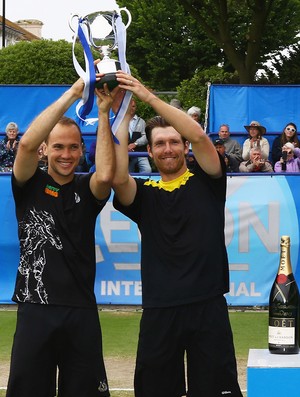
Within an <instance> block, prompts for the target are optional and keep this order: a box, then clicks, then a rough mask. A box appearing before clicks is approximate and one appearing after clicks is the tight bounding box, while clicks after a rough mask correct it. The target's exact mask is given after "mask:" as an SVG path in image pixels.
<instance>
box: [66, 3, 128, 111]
mask: <svg viewBox="0 0 300 397" xmlns="http://www.w3.org/2000/svg"><path fill="white" fill-rule="evenodd" d="M122 12H124V13H126V15H127V24H126V25H125V24H124V23H123V22H122V17H121V13H122ZM75 20H76V21H77V25H76V27H75V26H74V25H75V22H74V21H75ZM130 24H131V14H130V12H129V11H128V10H127V8H126V7H124V8H119V9H118V11H115V10H114V11H96V12H92V13H90V14H87V15H86V16H84V17H80V16H79V15H78V14H74V15H72V16H71V19H70V21H69V26H70V28H71V29H72V31H73V32H74V33H75V35H74V40H73V63H74V67H75V69H76V72H77V74H78V75H79V76H80V77H82V78H83V80H84V82H85V90H86V91H87V93H88V92H89V94H87V95H86V96H88V97H90V98H91V97H92V95H93V92H94V87H95V84H96V76H95V73H104V74H105V76H104V77H102V78H101V82H99V83H97V87H102V86H103V84H104V83H107V85H108V88H109V90H112V89H113V88H114V87H115V86H116V85H117V84H118V82H117V80H116V71H117V70H120V69H122V70H125V71H127V72H128V71H129V67H128V65H127V63H126V55H125V53H126V30H127V28H128V27H129V25H130ZM77 38H79V40H80V42H81V45H82V47H83V51H84V57H85V62H86V71H84V70H83V69H82V67H81V66H80V64H79V62H78V61H77V59H76V56H75V52H74V47H75V43H76V41H77ZM91 48H94V49H95V50H96V51H97V52H99V58H100V59H101V61H100V62H99V63H98V64H97V65H96V66H94V59H93V55H92V52H91ZM116 50H118V52H117V58H118V59H113V58H111V53H112V52H113V51H116ZM95 69H96V70H95ZM84 102H85V104H86V105H85V107H87V103H88V99H86V100H85V99H84ZM90 109H91V106H89V109H85V110H84V111H83V117H85V116H86V115H87V114H88V113H89V111H90ZM80 118H81V117H80Z"/></svg>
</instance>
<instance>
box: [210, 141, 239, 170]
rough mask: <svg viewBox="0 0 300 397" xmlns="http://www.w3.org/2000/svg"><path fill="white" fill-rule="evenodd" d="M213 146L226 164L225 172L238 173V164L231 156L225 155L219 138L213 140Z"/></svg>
mask: <svg viewBox="0 0 300 397" xmlns="http://www.w3.org/2000/svg"><path fill="white" fill-rule="evenodd" d="M213 144H214V145H215V148H216V150H217V151H218V152H219V153H220V155H221V156H222V157H223V158H224V161H225V164H226V172H227V173H229V172H239V163H238V161H237V160H236V159H235V158H234V156H232V155H231V154H228V153H226V149H225V145H224V141H223V139H221V138H217V139H215V140H214V142H213Z"/></svg>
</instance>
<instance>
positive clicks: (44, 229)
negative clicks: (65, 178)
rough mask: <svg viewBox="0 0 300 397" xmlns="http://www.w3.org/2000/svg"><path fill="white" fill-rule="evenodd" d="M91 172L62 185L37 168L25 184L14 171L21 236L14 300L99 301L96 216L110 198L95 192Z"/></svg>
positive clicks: (91, 303) (88, 303)
mask: <svg viewBox="0 0 300 397" xmlns="http://www.w3.org/2000/svg"><path fill="white" fill-rule="evenodd" d="M91 175H92V174H85V175H75V176H74V179H73V181H72V182H70V183H68V184H65V185H62V186H61V185H59V184H57V183H56V182H55V181H54V180H53V179H52V177H51V176H50V175H48V174H47V173H45V172H43V171H41V170H40V169H37V171H36V173H35V174H34V176H33V177H32V178H31V179H30V180H29V181H28V182H27V183H26V184H25V186H23V187H21V188H20V187H18V186H17V185H16V183H15V179H14V176H12V188H13V196H14V199H15V204H16V215H17V220H18V234H19V240H20V263H19V267H18V273H17V280H16V286H15V291H14V295H13V300H14V301H15V302H30V303H40V304H55V305H67V306H81V307H88V306H94V305H95V304H96V299H95V294H94V282H95V271H96V264H95V234H94V233H95V221H96V218H97V216H98V214H99V212H100V211H101V209H102V208H103V207H104V205H105V203H106V201H107V199H108V198H107V199H106V200H103V201H101V202H99V201H97V200H96V198H95V197H94V196H93V195H92V193H91V190H90V187H89V182H90V178H91Z"/></svg>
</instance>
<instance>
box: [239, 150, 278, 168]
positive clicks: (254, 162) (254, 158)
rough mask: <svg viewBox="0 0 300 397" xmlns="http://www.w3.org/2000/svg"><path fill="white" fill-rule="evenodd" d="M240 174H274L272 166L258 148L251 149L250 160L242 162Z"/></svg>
mask: <svg viewBox="0 0 300 397" xmlns="http://www.w3.org/2000/svg"><path fill="white" fill-rule="evenodd" d="M240 172H273V167H272V164H271V163H270V162H269V161H268V160H265V159H263V158H262V154H261V150H260V148H258V147H254V148H252V149H250V159H249V160H247V161H242V162H241V164H240Z"/></svg>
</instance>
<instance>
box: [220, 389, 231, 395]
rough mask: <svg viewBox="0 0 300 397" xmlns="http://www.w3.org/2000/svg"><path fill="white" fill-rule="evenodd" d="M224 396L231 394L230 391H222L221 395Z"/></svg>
mask: <svg viewBox="0 0 300 397" xmlns="http://www.w3.org/2000/svg"><path fill="white" fill-rule="evenodd" d="M225 394H231V391H228V390H224V391H222V395H225Z"/></svg>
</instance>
